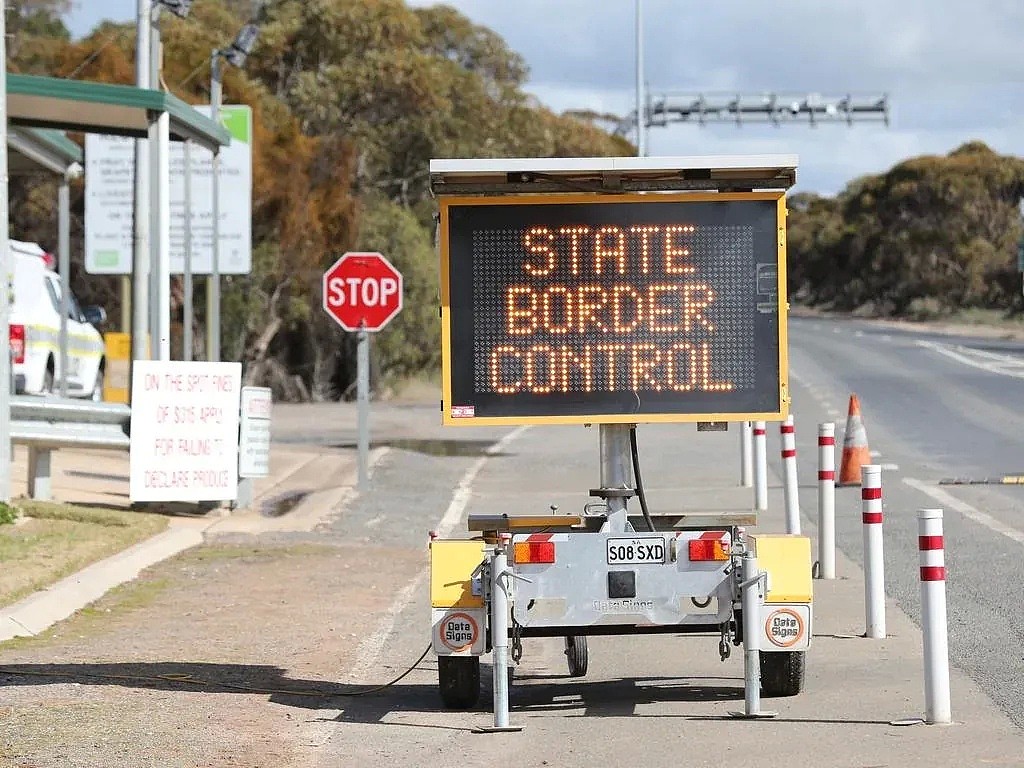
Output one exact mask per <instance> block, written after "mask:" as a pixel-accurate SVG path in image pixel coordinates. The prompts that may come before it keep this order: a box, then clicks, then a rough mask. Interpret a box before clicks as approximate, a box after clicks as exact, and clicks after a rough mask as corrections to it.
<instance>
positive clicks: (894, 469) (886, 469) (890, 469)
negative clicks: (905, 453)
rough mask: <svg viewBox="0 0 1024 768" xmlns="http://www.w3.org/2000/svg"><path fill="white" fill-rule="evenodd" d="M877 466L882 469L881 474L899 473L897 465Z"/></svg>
mask: <svg viewBox="0 0 1024 768" xmlns="http://www.w3.org/2000/svg"><path fill="white" fill-rule="evenodd" d="M879 466H881V467H882V471H883V472H899V471H900V465H899V464H880V465H879Z"/></svg>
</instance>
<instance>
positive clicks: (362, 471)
mask: <svg viewBox="0 0 1024 768" xmlns="http://www.w3.org/2000/svg"><path fill="white" fill-rule="evenodd" d="M356 338H357V339H358V341H357V342H356V406H357V415H356V419H357V422H358V433H359V434H358V437H357V440H356V443H357V449H358V453H359V459H358V461H359V490H361V491H362V490H365V489H366V484H367V482H368V481H369V463H370V461H369V453H370V333H369V331H367V330H366V322H365V321H363V323H361V324H360V327H359V330H358V331H357V335H356Z"/></svg>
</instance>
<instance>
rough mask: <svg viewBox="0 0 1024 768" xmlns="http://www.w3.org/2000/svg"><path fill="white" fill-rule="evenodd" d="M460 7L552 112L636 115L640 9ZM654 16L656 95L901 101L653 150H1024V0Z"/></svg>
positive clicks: (848, 0) (577, 3)
mask: <svg viewBox="0 0 1024 768" xmlns="http://www.w3.org/2000/svg"><path fill="white" fill-rule="evenodd" d="M206 1H207V0H197V2H206ZM446 1H447V3H448V4H449V5H453V6H455V7H456V8H458V9H459V10H461V11H462V12H463V13H464V14H465V15H467V16H468V17H469V18H471V19H472V20H473V21H475V22H476V23H478V24H482V25H484V26H487V27H489V28H491V29H493V30H494V31H495V32H497V33H498V34H500V35H501V36H502V37H503V38H504V39H505V40H506V42H507V43H508V45H509V47H510V48H512V49H513V50H515V51H518V52H519V53H520V54H521V55H522V56H523V57H524V58H525V60H526V62H527V64H528V65H529V67H530V73H531V74H530V82H529V84H528V90H529V91H530V92H531V93H533V94H535V95H536V96H537V97H538V98H540V99H541V101H542V102H543V103H545V104H547V105H548V106H549V107H551V108H552V109H554V110H556V111H563V110H566V109H593V110H596V111H608V112H616V113H619V114H627V113H628V112H630V111H632V109H633V107H634V93H633V88H634V82H635V71H634V63H635V54H634V40H635V37H634V11H635V0H603V1H602V2H597V0H515V2H509V1H508V0H446ZM410 4H411V5H419V6H422V5H432V4H433V3H432V2H427V1H425V0H412V2H410ZM78 5H79V9H78V10H77V11H76V12H75V14H74V15H73V17H72V21H73V22H76V23H73V24H72V28H73V29H74V30H75V31H76V32H78V33H81V32H83V31H85V30H84V29H83V26H84V25H86V22H87V21H88V22H91V21H92V19H93V18H95V17H98V16H100V15H110V16H113V17H115V18H121V19H122V20H123V19H124V18H128V17H130V15H131V11H132V10H133V6H134V1H133V0H88V1H86V0H80V2H79V4H78ZM101 7H102V9H103V11H102V13H101V11H100V8H101ZM644 17H645V18H644V21H645V35H644V40H645V51H646V56H645V69H646V74H647V81H648V82H649V83H650V86H651V88H652V92H656V91H666V90H683V91H689V92H695V91H737V90H738V91H741V92H744V93H751V92H753V93H756V92H759V91H765V90H774V91H798V92H820V93H823V94H841V93H845V92H847V91H863V92H872V93H874V92H888V93H889V94H890V95H891V97H892V103H893V121H892V127H891V128H888V129H886V128H884V127H882V126H881V125H878V124H866V125H857V126H855V127H853V128H846V127H843V126H837V125H834V126H822V127H820V128H817V129H814V130H812V129H809V128H807V127H806V126H798V125H795V124H794V125H789V126H786V127H783V128H780V129H773V128H770V127H766V126H760V127H759V126H751V125H748V126H744V127H743V128H740V129H737V128H736V127H735V126H729V125H719V126H709V127H706V128H703V129H696V128H692V127H681V126H676V127H671V128H652V129H651V132H650V134H649V135H650V145H651V150H652V152H657V153H661V154H673V155H679V154H692V153H694V152H715V153H719V152H724V153H732V154H747V153H751V152H760V151H773V152H776V151H784V152H793V151H796V152H798V153H800V154H801V164H802V168H801V172H800V178H801V186H802V187H805V188H809V189H820V190H822V191H834V190H836V189H838V188H841V187H842V185H843V184H844V183H845V182H846V181H848V180H849V179H851V178H853V177H854V176H858V175H861V174H863V173H868V172H877V171H881V170H885V169H886V168H888V167H889V166H891V165H892V164H893V163H895V162H898V161H899V160H901V159H903V158H905V157H907V156H909V155H913V154H917V153H921V152H948V151H949V150H951V149H953V148H955V147H957V146H959V145H960V144H962V143H964V142H965V141H968V140H971V139H980V140H983V141H986V142H988V143H990V144H991V145H992V146H993V148H995V149H997V150H998V151H1001V152H1006V153H1022V154H1024V131H1020V130H1019V127H1020V123H1021V120H1020V117H1019V116H1020V115H1021V114H1024V66H1022V64H1021V56H1020V50H1021V41H1022V40H1024V2H1021V0H714V1H713V2H709V1H708V0H704V2H700V1H699V0H645V1H644ZM76 20H77V21H76Z"/></svg>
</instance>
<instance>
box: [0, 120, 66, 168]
mask: <svg viewBox="0 0 1024 768" xmlns="http://www.w3.org/2000/svg"><path fill="white" fill-rule="evenodd" d="M82 163H83V154H82V149H81V147H79V146H78V145H77V144H75V142H73V141H71V139H69V138H68V137H67V136H65V135H64V134H63V133H61V132H60V131H55V130H51V129H47V128H10V129H8V132H7V167H8V171H9V173H10V174H11V175H12V176H17V175H21V174H28V173H38V172H39V171H47V172H49V173H52V174H55V175H57V176H61V177H63V176H64V175H65V174H66V173H67V172H68V171H69V170H70V169H71V168H72V167H73V166H74V165H76V164H77V165H79V166H81V165H82Z"/></svg>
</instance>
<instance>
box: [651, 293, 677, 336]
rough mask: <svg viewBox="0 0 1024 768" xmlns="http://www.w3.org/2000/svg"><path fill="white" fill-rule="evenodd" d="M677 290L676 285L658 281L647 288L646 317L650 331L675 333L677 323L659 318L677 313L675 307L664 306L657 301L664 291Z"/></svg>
mask: <svg viewBox="0 0 1024 768" xmlns="http://www.w3.org/2000/svg"><path fill="white" fill-rule="evenodd" d="M678 290H679V286H678V285H672V284H666V283H658V284H655V285H651V286H649V287H648V288H647V300H648V303H649V305H650V306H649V309H648V319H649V327H650V329H651V332H652V333H676V332H677V331H678V330H679V323H678V322H674V323H663V322H661V318H663V317H666V316H669V315H672V316H675V315H676V314H677V312H676V309H675V307H666V306H663V305H662V304H661V303H660V302H659V297H660V296H662V295H663V294H666V293H675V292H676V291H678Z"/></svg>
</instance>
